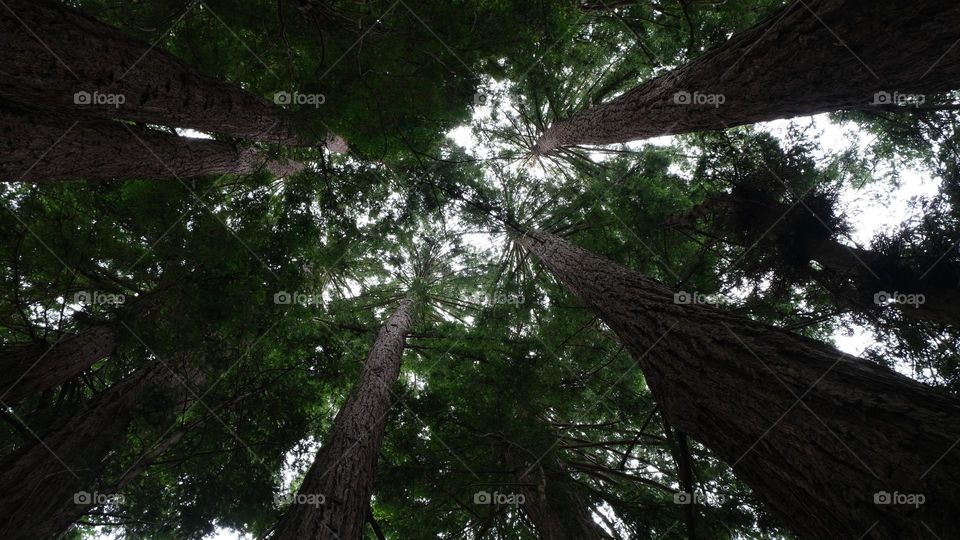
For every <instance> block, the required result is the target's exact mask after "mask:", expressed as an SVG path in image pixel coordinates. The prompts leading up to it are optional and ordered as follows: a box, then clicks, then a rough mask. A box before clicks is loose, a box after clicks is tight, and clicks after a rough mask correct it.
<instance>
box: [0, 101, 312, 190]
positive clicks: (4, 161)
mask: <svg viewBox="0 0 960 540" xmlns="http://www.w3.org/2000/svg"><path fill="white" fill-rule="evenodd" d="M265 161H266V159H265V158H264V157H263V156H262V155H261V153H260V151H259V150H257V149H256V148H252V147H251V148H242V149H241V148H237V147H235V146H233V145H231V144H228V143H225V142H221V141H216V140H210V139H197V138H189V137H179V136H176V135H171V134H169V133H164V132H162V131H158V130H155V129H149V128H144V127H140V126H135V125H125V124H121V123H120V122H117V121H113V120H99V119H82V118H78V119H76V120H73V119H70V118H65V117H58V116H55V115H51V114H46V113H41V112H37V111H31V112H26V111H25V110H19V111H15V110H13V109H6V108H0V181H6V182H14V181H25V182H56V181H64V180H134V179H142V180H165V179H166V180H175V179H177V178H190V177H196V176H208V175H209V176H213V175H223V174H228V173H232V174H250V173H252V172H254V171H256V170H257V169H258V168H260V167H261V166H264V162H265ZM265 166H266V168H267V169H269V170H271V171H272V172H274V173H275V174H277V175H278V176H284V175H286V174H290V173H293V172H296V171H298V170H299V169H301V168H302V165H299V164H296V163H294V164H289V165H287V164H280V163H277V162H274V161H270V162H267V163H266V164H265Z"/></svg>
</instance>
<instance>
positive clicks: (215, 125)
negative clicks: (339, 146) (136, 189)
mask: <svg viewBox="0 0 960 540" xmlns="http://www.w3.org/2000/svg"><path fill="white" fill-rule="evenodd" d="M78 92H86V93H87V94H88V95H89V97H90V99H89V101H90V103H87V104H82V103H77V97H76V96H75V95H76V94H77V93H78ZM94 92H96V93H97V95H99V96H101V97H103V100H102V101H104V102H102V103H97V100H96V99H94V96H93V94H94ZM111 96H123V97H122V101H123V102H122V103H115V102H116V101H117V99H116V98H114V97H111ZM0 97H3V98H6V99H10V100H12V101H16V102H19V103H23V104H26V105H33V106H37V107H42V108H50V109H70V110H74V111H76V112H83V113H85V114H90V115H96V116H99V117H103V118H107V119H114V118H123V119H126V120H135V121H138V122H145V123H151V124H160V125H165V126H170V127H177V128H192V129H196V130H200V131H204V132H208V133H224V134H227V135H230V136H233V137H238V138H243V139H250V140H254V141H260V142H269V143H279V144H287V145H309V144H312V141H309V140H305V139H304V138H302V137H300V136H299V135H298V134H297V133H296V132H295V131H294V128H293V126H292V125H291V124H290V118H289V117H288V116H287V114H286V113H285V111H284V110H283V109H281V108H280V107H278V106H276V105H275V104H273V103H271V102H269V101H267V100H266V99H263V98H262V97H260V96H255V95H253V94H250V93H249V92H246V91H245V90H243V89H242V88H240V87H239V86H237V85H234V84H231V83H227V82H224V81H220V80H217V79H214V78H212V77H208V76H205V75H202V74H200V73H198V72H196V71H195V70H194V69H193V68H191V67H190V66H188V65H187V64H186V63H184V62H183V61H181V60H180V59H179V58H177V57H175V56H173V55H172V54H169V53H167V52H165V51H162V50H160V49H158V48H156V47H154V46H151V45H149V44H147V43H144V42H141V41H139V40H137V39H134V38H131V37H129V36H127V35H125V34H124V33H123V32H121V31H120V30H119V29H117V28H114V27H112V26H109V25H106V24H103V23H101V22H99V21H97V20H96V19H94V18H92V17H89V16H87V15H86V14H84V13H82V12H80V11H77V10H75V9H73V8H70V7H68V6H66V5H64V4H62V3H60V2H54V1H51V0H7V2H6V3H5V4H4V9H2V10H0ZM106 101H110V102H106Z"/></svg>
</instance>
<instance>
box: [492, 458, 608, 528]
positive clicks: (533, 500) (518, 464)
mask: <svg viewBox="0 0 960 540" xmlns="http://www.w3.org/2000/svg"><path fill="white" fill-rule="evenodd" d="M517 454H518V450H516V449H514V448H510V447H508V448H505V449H504V459H505V461H506V463H507V465H508V466H509V467H510V468H511V469H512V470H513V474H514V481H515V482H516V485H517V486H518V489H519V492H520V494H522V495H523V511H524V513H525V514H526V515H527V517H528V518H529V519H530V521H531V522H532V523H533V526H534V527H536V529H537V535H538V536H539V537H540V538H541V539H543V540H566V539H568V538H577V539H582V540H607V539H609V538H611V536H610V535H609V534H607V532H606V531H604V530H603V527H601V526H600V525H598V524H597V523H596V522H595V521H594V520H593V516H592V515H591V513H590V509H589V507H588V503H587V500H586V498H585V497H584V496H583V495H582V488H581V487H580V486H578V485H577V484H576V483H575V482H574V481H573V479H571V478H570V477H569V473H567V472H566V471H565V470H564V469H563V467H562V466H561V465H560V463H559V462H558V461H557V460H556V459H555V458H554V457H553V456H552V455H551V456H549V457H546V458H543V459H541V460H540V461H538V462H537V463H535V464H533V466H532V467H531V465H530V463H528V462H527V461H526V460H523V459H521V456H519V455H517ZM537 455H539V454H538V453H537Z"/></svg>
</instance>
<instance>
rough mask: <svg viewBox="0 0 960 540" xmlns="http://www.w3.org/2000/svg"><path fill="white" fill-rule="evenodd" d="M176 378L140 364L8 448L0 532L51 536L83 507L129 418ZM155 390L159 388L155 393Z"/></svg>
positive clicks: (0, 489) (1, 476) (0, 490)
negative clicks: (26, 440)
mask: <svg viewBox="0 0 960 540" xmlns="http://www.w3.org/2000/svg"><path fill="white" fill-rule="evenodd" d="M180 389H183V387H182V386H181V379H180V378H179V377H178V376H177V375H175V374H174V372H173V371H171V370H170V368H168V367H167V366H165V365H160V364H155V365H154V366H151V367H147V368H141V369H139V370H137V371H135V372H133V373H132V374H130V375H128V376H127V377H126V378H124V379H123V380H122V381H120V382H118V383H116V384H115V385H113V386H112V387H110V388H109V389H107V390H105V391H104V392H103V393H101V394H99V395H98V396H97V397H95V398H94V399H92V400H90V401H89V402H88V403H87V404H85V405H84V406H83V407H81V408H80V409H78V410H76V411H74V412H72V413H67V414H64V415H63V416H61V417H59V418H58V419H56V420H54V421H53V422H52V423H51V425H50V426H48V427H47V429H45V430H44V431H43V432H42V433H40V434H37V435H36V436H35V439H34V441H32V443H31V444H30V445H28V446H26V447H24V448H23V449H22V450H21V451H20V452H18V453H16V454H14V455H12V456H9V457H8V458H7V459H6V460H5V461H4V463H3V464H2V465H3V467H2V471H3V472H0V535H2V536H3V537H4V538H17V539H19V538H55V537H58V536H59V535H60V534H62V533H63V532H64V531H66V530H67V528H68V527H70V525H72V524H73V523H74V522H75V521H76V520H77V519H79V518H80V517H81V516H82V515H83V514H84V513H85V512H86V511H87V510H88V509H89V508H90V502H89V501H90V500H92V499H88V500H84V497H85V495H84V494H85V493H90V494H92V493H94V492H96V491H97V490H96V483H97V480H98V478H99V476H100V473H101V472H102V471H103V470H104V467H106V466H107V464H108V461H109V460H108V458H109V457H110V454H111V453H112V452H113V451H115V449H116V448H117V446H118V445H121V444H123V442H124V437H125V436H126V433H127V429H128V427H129V425H130V422H131V421H132V420H133V419H134V418H135V416H136V415H137V414H142V413H143V412H144V409H143V408H144V407H150V408H155V407H157V403H158V401H159V402H161V403H162V402H163V400H162V399H159V398H161V395H164V396H165V395H169V394H171V393H172V394H179V392H178V390H180ZM158 392H159V394H158Z"/></svg>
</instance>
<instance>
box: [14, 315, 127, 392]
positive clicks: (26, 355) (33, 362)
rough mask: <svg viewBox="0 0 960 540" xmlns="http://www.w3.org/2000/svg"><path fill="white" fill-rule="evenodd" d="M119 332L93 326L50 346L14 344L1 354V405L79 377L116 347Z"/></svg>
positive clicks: (104, 326) (106, 327)
mask: <svg viewBox="0 0 960 540" xmlns="http://www.w3.org/2000/svg"><path fill="white" fill-rule="evenodd" d="M116 339H117V333H116V329H115V328H113V327H112V326H108V325H100V326H94V327H92V328H89V329H87V330H84V331H82V332H80V333H78V334H72V335H67V336H64V337H63V338H61V339H59V340H57V342H56V343H54V344H53V345H50V344H48V343H30V344H24V345H13V346H9V347H7V348H5V349H4V350H3V351H0V403H3V404H4V405H5V406H9V405H14V404H16V403H19V402H20V401H21V400H23V399H24V398H26V397H28V396H30V395H33V394H39V393H41V392H44V391H45V390H48V389H50V388H54V387H56V386H59V385H61V384H63V383H65V382H67V381H68V380H70V379H72V378H73V377H76V376H77V375H79V374H80V373H82V372H83V371H84V370H86V369H87V368H89V367H90V366H92V365H93V364H94V363H95V362H97V361H98V360H100V359H102V358H106V357H108V356H110V354H111V353H112V352H113V348H114V346H115V345H116Z"/></svg>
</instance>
